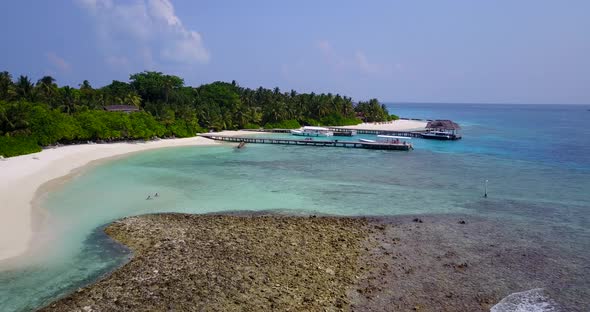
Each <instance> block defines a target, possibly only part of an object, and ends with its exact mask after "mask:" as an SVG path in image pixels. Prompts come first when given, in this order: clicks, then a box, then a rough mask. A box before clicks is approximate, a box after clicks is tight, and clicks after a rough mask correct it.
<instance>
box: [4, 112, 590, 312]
mask: <svg viewBox="0 0 590 312" xmlns="http://www.w3.org/2000/svg"><path fill="white" fill-rule="evenodd" d="M389 106H390V111H391V112H392V113H396V114H398V115H400V116H402V117H411V118H430V119H452V120H454V121H456V122H458V123H460V124H461V125H462V127H463V130H462V134H463V140H460V141H455V142H442V141H429V140H422V139H413V140H412V143H413V144H414V147H415V150H414V151H411V152H395V151H373V150H360V149H340V148H312V147H304V146H279V145H254V144H250V145H247V147H246V148H245V149H243V150H239V151H238V150H235V149H233V148H232V146H231V145H223V146H213V147H179V148H170V149H163V150H156V151H148V152H143V153H140V154H135V155H132V156H130V157H127V158H123V159H119V160H114V161H108V162H106V163H104V164H102V165H99V166H97V167H94V168H91V169H89V170H87V171H86V172H84V173H83V174H82V175H80V176H77V177H75V178H74V179H72V180H71V181H70V182H68V183H66V184H64V185H63V186H61V187H59V188H58V189H57V190H56V191H54V192H52V193H50V194H48V196H47V198H46V199H45V200H44V201H43V204H42V206H43V208H44V209H46V210H47V211H48V215H49V217H48V218H47V220H45V222H44V225H43V226H42V228H41V230H40V233H39V236H40V237H45V242H44V245H46V247H47V248H46V249H47V250H48V251H46V252H44V253H43V254H42V256H38V257H33V259H28V260H27V261H24V263H23V264H22V266H20V267H18V268H10V269H6V268H4V269H3V268H1V267H0V311H27V310H32V309H35V308H36V307H39V306H40V305H43V304H46V303H47V302H49V301H51V300H52V299H55V298H58V297H59V296H62V295H64V294H67V293H68V292H71V291H73V290H75V289H77V288H78V287H81V286H84V285H85V284H87V283H89V282H92V281H94V280H96V279H97V278H99V277H100V276H101V275H103V274H105V273H106V272H109V271H110V270H113V269H114V268H116V267H117V266H119V265H121V264H122V263H124V262H125V261H126V260H127V258H128V256H129V253H128V251H127V250H126V249H125V248H124V247H122V246H119V245H118V244H116V243H113V242H112V241H110V240H109V239H108V238H107V237H106V236H105V235H104V234H103V233H102V227H103V226H104V225H105V224H107V223H109V222H111V221H113V220H116V219H118V218H121V217H125V216H130V215H138V214H145V213H154V212H189V213H210V212H220V211H236V210H272V211H277V212H283V213H288V214H306V213H321V214H333V215H400V214H441V213H442V214H447V213H461V214H468V215H470V214H471V215H477V216H480V217H489V218H494V219H499V220H509V221H510V222H513V223H514V224H520V225H521V226H522V227H521V230H523V231H533V232H538V233H541V234H543V235H544V236H546V241H547V242H548V244H549V243H551V244H554V245H558V246H561V247H560V248H563V250H562V252H564V253H566V254H568V255H569V254H571V255H572V259H574V258H575V259H576V260H575V261H573V262H572V263H574V264H576V265H577V263H582V266H584V265H585V267H580V269H579V270H578V272H580V273H579V274H582V275H584V274H586V275H584V276H582V278H581V280H582V281H586V282H581V283H578V284H576V285H572V286H571V287H576V288H578V289H580V291H584V292H586V293H588V292H589V291H588V290H589V289H590V272H589V271H590V270H589V269H588V263H590V262H586V264H583V262H584V261H585V260H589V261H590V127H588V126H587V121H588V120H589V119H590V111H589V110H588V109H590V106H582V105H571V106H570V105H492V104H399V103H398V104H390V105H389ZM485 180H488V181H489V182H488V193H489V197H488V198H487V199H484V198H483V196H482V195H483V189H484V181H485ZM156 192H157V193H159V195H160V196H159V197H158V198H157V199H155V200H149V201H148V200H145V198H146V196H148V195H150V194H154V193H156ZM580 259H581V260H580ZM578 280H580V279H578ZM589 302H590V300H589ZM585 304H590V303H588V302H586V303H585ZM587 307H590V306H587Z"/></svg>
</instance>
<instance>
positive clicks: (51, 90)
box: [35, 76, 57, 103]
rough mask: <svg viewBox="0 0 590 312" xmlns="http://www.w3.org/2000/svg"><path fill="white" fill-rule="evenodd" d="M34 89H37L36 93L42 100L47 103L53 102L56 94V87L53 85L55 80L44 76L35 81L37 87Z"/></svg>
mask: <svg viewBox="0 0 590 312" xmlns="http://www.w3.org/2000/svg"><path fill="white" fill-rule="evenodd" d="M35 87H36V88H37V90H38V93H39V94H40V95H41V97H42V99H44V100H45V101H46V102H48V103H51V102H54V100H55V95H56V93H57V85H56V84H55V79H54V78H53V77H51V76H44V77H43V78H41V79H39V80H38V81H37V85H36V86H35Z"/></svg>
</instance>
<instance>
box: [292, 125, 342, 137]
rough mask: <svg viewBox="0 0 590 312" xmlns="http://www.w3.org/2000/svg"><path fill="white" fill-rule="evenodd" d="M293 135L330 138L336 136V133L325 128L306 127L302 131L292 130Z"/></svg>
mask: <svg viewBox="0 0 590 312" xmlns="http://www.w3.org/2000/svg"><path fill="white" fill-rule="evenodd" d="M291 134H292V135H298V136H309V137H329V136H334V132H333V131H332V130H330V129H328V128H324V127H311V126H306V127H303V128H301V129H297V130H291Z"/></svg>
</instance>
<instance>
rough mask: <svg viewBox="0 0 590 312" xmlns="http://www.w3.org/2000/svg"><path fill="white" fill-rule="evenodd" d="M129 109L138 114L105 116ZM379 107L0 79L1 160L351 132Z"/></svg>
mask: <svg viewBox="0 0 590 312" xmlns="http://www.w3.org/2000/svg"><path fill="white" fill-rule="evenodd" d="M109 105H130V106H135V107H137V108H138V109H139V111H138V112H132V113H124V112H111V111H106V110H105V107H108V106H109ZM392 118H395V116H393V115H389V113H388V111H387V109H386V108H385V106H384V105H381V104H380V103H379V101H377V100H376V99H372V100H370V101H368V102H359V103H356V104H355V103H353V102H352V99H351V98H350V97H346V96H341V95H338V94H336V95H333V94H330V93H328V94H315V93H307V94H298V93H297V92H295V91H290V92H281V91H280V90H279V88H275V89H273V90H270V89H264V88H262V87H260V88H258V89H255V90H254V89H248V88H243V87H240V86H239V85H237V84H236V83H235V82H232V83H226V82H213V83H210V84H205V85H201V86H199V87H190V86H185V85H184V80H183V79H182V78H180V77H177V76H171V75H165V74H162V73H159V72H142V73H137V74H133V75H131V76H130V79H129V82H122V81H113V82H112V83H111V84H109V85H107V86H104V87H102V88H93V87H92V86H91V85H90V83H89V82H88V81H86V80H85V81H83V82H82V83H81V84H80V85H79V87H78V88H72V87H70V86H62V87H60V86H58V85H57V84H56V83H55V79H53V78H52V77H50V76H45V77H42V78H41V79H39V80H38V81H37V82H36V83H33V82H32V81H31V80H30V79H29V78H28V77H27V76H20V77H18V78H17V79H15V80H13V77H12V76H11V75H10V73H8V72H0V155H4V156H14V155H19V154H25V153H31V152H35V151H38V150H39V149H40V146H47V145H52V144H56V143H66V144H67V143H75V142H85V141H88V140H92V141H115V140H126V139H150V138H154V137H189V136H194V135H195V134H196V133H198V132H203V131H205V130H209V129H212V130H225V129H243V128H247V129H252V128H261V127H264V128H299V127H300V126H302V125H314V126H317V125H333V126H338V125H352V124H358V123H360V122H361V121H362V120H364V121H367V122H376V121H386V120H391V119H392Z"/></svg>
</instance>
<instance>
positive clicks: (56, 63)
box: [45, 52, 72, 73]
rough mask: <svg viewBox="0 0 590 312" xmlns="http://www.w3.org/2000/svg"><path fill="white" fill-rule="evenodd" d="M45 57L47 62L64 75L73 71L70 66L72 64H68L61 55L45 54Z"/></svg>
mask: <svg viewBox="0 0 590 312" xmlns="http://www.w3.org/2000/svg"><path fill="white" fill-rule="evenodd" d="M45 56H46V57H47V61H49V63H50V64H51V65H53V67H55V68H56V69H57V70H59V71H60V72H62V73H64V72H69V71H70V70H72V66H71V65H70V63H68V62H67V61H66V60H65V59H63V58H62V57H60V56H59V55H57V54H55V52H47V53H45Z"/></svg>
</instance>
